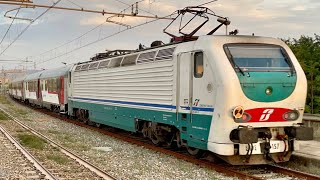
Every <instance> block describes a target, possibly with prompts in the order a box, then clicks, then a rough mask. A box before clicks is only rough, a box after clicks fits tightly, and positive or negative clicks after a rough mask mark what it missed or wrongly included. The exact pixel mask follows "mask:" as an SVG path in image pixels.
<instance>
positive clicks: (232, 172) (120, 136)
mask: <svg viewBox="0 0 320 180" xmlns="http://www.w3.org/2000/svg"><path fill="white" fill-rule="evenodd" d="M28 107H29V108H31V109H33V110H35V111H38V112H40V113H43V114H46V115H49V116H51V117H54V118H57V119H59V120H62V121H65V122H68V123H72V124H74V125H77V126H80V127H84V128H87V129H90V130H93V131H96V132H99V133H101V134H104V135H107V136H110V137H113V138H115V139H119V140H121V141H125V142H128V143H131V144H135V145H138V146H143V147H145V148H147V149H150V150H153V151H155V152H160V153H163V154H167V155H170V156H173V157H175V158H177V159H180V160H183V161H187V162H190V163H193V164H197V165H199V166H200V167H204V168H208V169H211V170H214V171H217V172H220V173H222V174H225V175H227V176H233V177H237V178H239V179H245V180H249V179H251V180H262V178H259V177H255V176H251V175H248V174H246V173H243V172H240V171H237V170H234V169H231V168H227V167H224V166H221V165H219V164H214V163H211V162H207V161H204V160H201V159H196V158H193V157H191V156H189V155H186V154H182V153H179V152H174V151H172V150H169V149H165V148H161V147H157V146H154V145H153V144H148V143H146V142H143V141H141V139H138V140H137V139H134V138H132V137H130V136H125V135H123V134H121V133H120V134H118V133H113V132H110V131H106V130H104V129H100V128H97V127H94V126H90V125H86V124H83V123H81V122H78V121H75V120H71V119H67V118H65V117H62V116H59V115H58V114H56V113H53V112H51V111H48V110H46V109H36V108H33V107H30V106H28Z"/></svg>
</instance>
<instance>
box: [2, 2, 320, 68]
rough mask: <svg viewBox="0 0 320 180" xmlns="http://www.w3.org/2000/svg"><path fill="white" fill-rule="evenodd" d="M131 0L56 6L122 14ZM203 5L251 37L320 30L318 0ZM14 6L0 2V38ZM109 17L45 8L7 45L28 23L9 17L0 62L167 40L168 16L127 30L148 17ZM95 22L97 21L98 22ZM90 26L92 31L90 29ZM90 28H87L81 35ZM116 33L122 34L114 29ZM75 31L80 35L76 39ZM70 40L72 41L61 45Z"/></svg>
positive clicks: (39, 64) (143, 8)
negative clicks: (163, 31)
mask: <svg viewBox="0 0 320 180" xmlns="http://www.w3.org/2000/svg"><path fill="white" fill-rule="evenodd" d="M54 1H57V0H54ZM52 2H53V0H34V1H33V3H35V4H46V5H51V4H52ZM135 2H136V1H133V0H108V1H106V0H90V1H88V0H61V1H60V2H59V3H58V4H57V6H63V7H72V8H84V9H91V10H103V9H104V10H105V11H109V12H120V11H122V10H123V9H127V10H126V11H125V13H131V8H128V7H129V6H128V5H130V4H133V3H135ZM206 2H208V0H207V1H205V0H175V1H173V0H144V1H141V2H140V3H139V15H151V16H153V15H158V16H159V17H161V16H167V15H169V14H171V13H172V12H174V11H175V10H177V9H182V8H184V7H186V6H195V5H199V4H202V3H206ZM206 6H207V7H209V8H210V9H211V10H213V11H214V12H215V13H216V14H217V15H220V16H223V17H229V19H230V21H231V25H230V26H229V27H228V30H229V31H231V30H234V29H238V30H239V31H240V34H241V35H251V34H252V33H254V34H255V35H257V36H269V37H276V38H289V37H291V38H299V37H300V36H301V35H307V36H313V34H314V33H316V34H320V23H319V19H320V1H319V0H278V1H270V0H269V1H267V0H265V1H264V0H218V1H217V2H213V3H211V4H207V5H206ZM14 8H16V7H15V6H8V5H0V13H1V15H0V17H1V18H0V27H1V28H0V41H1V39H2V38H3V37H4V34H5V33H6V31H7V29H8V27H9V25H10V24H11V22H12V19H9V18H5V17H3V15H4V14H5V13H6V12H7V11H8V10H12V9H14ZM45 10H46V9H43V8H35V9H31V8H28V9H26V8H23V9H20V10H19V13H18V14H17V17H19V18H29V19H34V18H36V17H37V16H39V15H40V14H41V13H42V12H44V11H45ZM16 12H17V11H12V12H9V13H8V15H10V16H15V14H16ZM109 16H110V15H104V16H102V15H101V14H93V13H83V12H73V11H62V10H53V9H51V10H49V11H48V12H47V13H46V14H45V15H44V16H42V17H41V18H39V19H38V20H37V21H35V22H34V23H33V24H32V25H31V26H30V27H29V28H28V29H27V30H26V31H25V32H24V33H23V34H22V35H21V36H20V38H19V39H18V40H17V41H15V42H14V43H13V44H12V45H11V46H10V47H9V48H7V47H8V45H9V44H10V43H12V42H13V40H14V39H15V38H16V37H17V35H19V34H20V32H21V31H23V29H24V28H25V27H26V26H27V25H28V24H29V23H30V21H26V20H15V21H14V22H13V25H12V26H11V28H10V30H9V32H8V33H7V36H6V37H5V38H4V40H3V42H2V43H1V44H0V54H1V56H0V60H1V59H2V60H7V59H12V60H21V59H22V60H25V59H28V61H34V62H36V68H37V69H42V68H45V69H49V68H54V67H59V66H63V64H62V63H61V62H65V63H68V64H70V63H76V62H80V61H87V60H89V58H90V57H92V56H93V55H94V54H96V53H99V52H103V51H105V50H106V49H108V50H114V49H137V48H138V45H139V44H140V43H141V44H143V45H145V46H147V47H148V46H150V44H151V42H152V41H154V40H162V41H163V42H168V41H169V36H167V35H165V34H163V33H162V30H163V29H164V28H165V27H166V26H167V25H168V24H169V23H170V21H169V20H158V21H155V22H152V23H148V24H145V25H142V26H139V27H137V28H131V29H128V28H127V27H129V26H131V27H134V26H136V25H138V24H142V23H146V22H147V21H150V20H151V19H145V18H132V17H125V18H122V17H117V18H111V19H112V20H113V21H117V22H121V23H122V24H125V25H126V26H120V25H117V24H112V23H104V22H105V21H106V18H108V17H109ZM215 20H216V18H213V17H212V19H211V21H210V23H208V25H207V26H205V27H204V28H203V30H202V31H200V32H199V34H198V35H201V34H206V33H207V32H209V31H210V30H211V29H213V28H214V27H215V26H217V25H218V23H217V22H216V21H215ZM100 24H102V25H101V26H98V25H100ZM194 26H195V25H194ZM95 27H96V28H95ZM93 28H95V29H94V30H92V29H93ZM90 30H92V31H91V32H89V33H87V34H86V35H83V34H84V33H86V32H88V31H90ZM171 30H173V29H171ZM119 31H124V32H122V33H118V32H119ZM117 33H118V34H117ZM223 33H225V28H221V30H220V31H219V32H217V34H223ZM81 35H83V36H82V37H81V38H78V37H80V36H81ZM76 38H78V39H77V40H75V41H72V42H71V43H68V44H66V45H63V44H65V43H67V42H69V41H71V40H73V39H76ZM5 49H7V50H5ZM4 50H5V51H4ZM3 51H4V52H3ZM22 65H23V64H21V63H20V62H10V63H8V62H6V63H3V62H0V66H4V68H5V69H11V68H22ZM24 65H25V63H24ZM28 68H29V69H30V68H33V64H31V63H28Z"/></svg>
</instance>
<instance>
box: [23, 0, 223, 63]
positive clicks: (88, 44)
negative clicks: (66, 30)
mask: <svg viewBox="0 0 320 180" xmlns="http://www.w3.org/2000/svg"><path fill="white" fill-rule="evenodd" d="M116 1H119V0H116ZM215 1H217V0H212V1H208V2H206V3H203V4H200V5H198V6H202V5H206V4H209V3H212V2H215ZM119 2H120V1H119ZM175 13H177V11H175V12H174V13H172V14H170V15H167V16H164V17H162V18H163V19H165V18H168V17H171V16H172V15H174V14H175ZM158 20H160V19H154V20H151V21H147V22H145V23H141V24H138V25H135V26H132V27H131V28H128V29H124V30H120V31H118V32H116V33H113V34H111V35H108V36H105V37H103V38H100V39H98V40H95V41H92V42H90V43H87V44H85V45H83V46H80V47H78V48H75V49H73V50H71V51H68V52H65V53H62V54H59V55H57V56H54V57H52V58H49V59H46V60H42V61H41V62H39V63H37V64H43V63H45V62H49V61H51V60H54V59H57V58H60V57H62V56H65V55H68V54H70V53H72V52H74V51H77V50H80V49H82V48H84V47H87V46H90V45H92V44H95V43H97V42H100V41H102V40H105V39H107V38H111V37H113V36H116V35H118V34H120V33H123V32H125V31H129V30H130V29H134V28H137V27H140V26H142V25H146V24H149V23H152V22H155V21H158ZM104 23H105V22H103V23H101V24H99V25H98V26H96V27H94V28H93V29H91V30H89V31H88V32H86V33H85V34H83V35H81V36H79V37H77V38H75V39H73V40H71V41H69V42H67V43H64V44H62V45H60V46H58V47H56V48H53V49H51V50H48V51H46V52H44V53H41V54H40V55H43V54H45V53H47V52H50V51H52V50H55V49H58V48H60V47H62V46H64V45H67V44H69V43H71V42H74V41H75V40H77V39H80V38H81V37H83V36H84V35H86V34H88V33H89V32H92V31H93V30H95V29H97V28H98V27H100V26H102V25H103V24H104ZM29 57H32V56H29ZM33 57H34V56H33Z"/></svg>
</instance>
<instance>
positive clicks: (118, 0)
mask: <svg viewBox="0 0 320 180" xmlns="http://www.w3.org/2000/svg"><path fill="white" fill-rule="evenodd" d="M114 1H117V2H119V3H122V4H124V5H127V6H132V4H128V3H125V2H123V1H120V0H114ZM142 1H145V0H141V1H137V3H140V2H142ZM138 9H139V10H140V11H142V12H145V13H149V14H152V15H154V16H157V15H156V14H153V13H151V12H148V11H145V10H143V9H140V8H138Z"/></svg>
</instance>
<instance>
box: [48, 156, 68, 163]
mask: <svg viewBox="0 0 320 180" xmlns="http://www.w3.org/2000/svg"><path fill="white" fill-rule="evenodd" d="M47 158H48V159H50V160H52V161H54V162H56V163H58V164H66V163H68V162H69V160H68V158H66V157H63V156H59V155H55V154H52V155H47Z"/></svg>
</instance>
